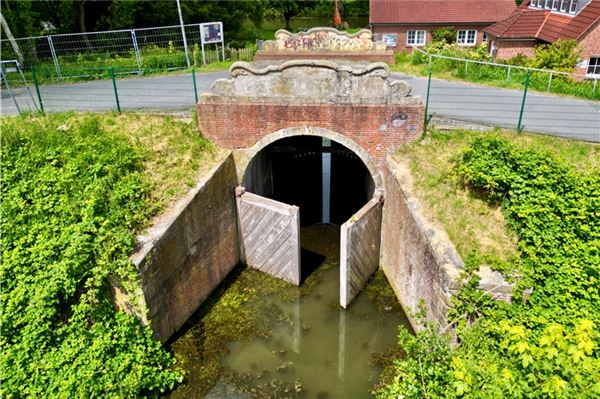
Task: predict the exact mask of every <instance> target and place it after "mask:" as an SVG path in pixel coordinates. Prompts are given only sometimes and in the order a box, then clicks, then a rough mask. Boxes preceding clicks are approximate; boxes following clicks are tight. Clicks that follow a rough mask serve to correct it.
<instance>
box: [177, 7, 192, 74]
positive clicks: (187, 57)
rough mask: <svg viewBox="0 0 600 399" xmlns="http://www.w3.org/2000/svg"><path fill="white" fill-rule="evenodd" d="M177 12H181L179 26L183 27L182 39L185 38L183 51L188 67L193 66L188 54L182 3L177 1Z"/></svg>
mask: <svg viewBox="0 0 600 399" xmlns="http://www.w3.org/2000/svg"><path fill="white" fill-rule="evenodd" d="M177 11H178V12H179V24H180V25H181V37H182V38H183V49H184V50H185V61H186V62H187V67H188V68H189V67H190V66H191V64H190V55H189V53H188V46H187V39H186V38H185V28H184V26H183V16H182V15H181V3H180V2H179V0H177Z"/></svg>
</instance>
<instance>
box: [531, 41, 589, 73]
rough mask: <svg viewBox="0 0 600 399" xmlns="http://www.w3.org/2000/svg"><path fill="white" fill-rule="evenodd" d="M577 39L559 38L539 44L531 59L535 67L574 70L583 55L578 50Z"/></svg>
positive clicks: (563, 70) (565, 70) (564, 70)
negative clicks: (548, 42)
mask: <svg viewBox="0 0 600 399" xmlns="http://www.w3.org/2000/svg"><path fill="white" fill-rule="evenodd" d="M576 47H577V42H576V41H575V40H560V39H559V40H557V41H555V42H554V43H552V44H542V45H539V46H537V47H536V48H535V49H534V51H535V55H534V57H533V59H532V60H531V66H532V67H533V68H540V69H552V70H554V71H562V72H572V71H573V70H574V68H575V65H576V64H577V60H578V59H579V58H580V57H581V52H580V51H579V50H576Z"/></svg>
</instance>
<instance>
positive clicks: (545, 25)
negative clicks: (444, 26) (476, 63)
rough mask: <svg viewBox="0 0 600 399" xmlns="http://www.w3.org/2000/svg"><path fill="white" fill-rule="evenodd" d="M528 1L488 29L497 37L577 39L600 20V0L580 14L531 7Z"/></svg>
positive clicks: (591, 2)
mask: <svg viewBox="0 0 600 399" xmlns="http://www.w3.org/2000/svg"><path fill="white" fill-rule="evenodd" d="M529 2H530V0H525V1H524V2H523V4H521V6H520V7H519V9H518V10H517V11H516V12H515V13H514V14H513V15H511V16H510V17H508V18H506V19H505V20H502V21H500V22H498V23H496V24H494V25H492V26H490V27H488V28H486V29H484V31H485V32H487V33H488V34H489V35H492V36H495V37H497V38H501V39H503V38H505V39H514V38H531V39H540V40H544V41H547V42H553V41H555V40H558V39H577V38H578V37H579V36H581V35H583V34H584V33H585V32H586V31H587V30H588V29H589V28H590V27H591V26H592V25H594V23H595V22H596V21H599V20H600V0H591V1H590V2H589V3H588V4H587V5H586V6H585V7H584V8H583V9H582V10H581V11H580V12H579V13H578V14H577V15H574V16H572V15H566V14H561V13H557V12H551V11H550V10H536V9H532V8H529V7H528V6H529Z"/></svg>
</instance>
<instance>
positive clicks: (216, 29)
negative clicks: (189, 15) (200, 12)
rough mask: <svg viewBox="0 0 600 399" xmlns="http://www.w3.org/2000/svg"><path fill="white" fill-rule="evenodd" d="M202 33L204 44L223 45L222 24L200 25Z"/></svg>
mask: <svg viewBox="0 0 600 399" xmlns="http://www.w3.org/2000/svg"><path fill="white" fill-rule="evenodd" d="M200 31H201V32H202V43H204V44H209V43H223V23H222V22H208V23H204V24H200Z"/></svg>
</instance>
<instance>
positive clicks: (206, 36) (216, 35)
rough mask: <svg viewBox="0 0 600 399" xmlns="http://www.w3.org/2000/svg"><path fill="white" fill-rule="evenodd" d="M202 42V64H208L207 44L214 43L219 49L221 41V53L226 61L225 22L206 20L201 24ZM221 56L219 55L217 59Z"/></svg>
mask: <svg viewBox="0 0 600 399" xmlns="http://www.w3.org/2000/svg"><path fill="white" fill-rule="evenodd" d="M200 42H201V44H202V64H204V65H206V54H205V52H204V45H205V44H214V45H215V47H216V48H217V54H218V49H219V43H221V54H222V56H223V61H225V42H224V41H223V22H205V23H203V24H200ZM218 58H219V56H218V55H217V61H218Z"/></svg>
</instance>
